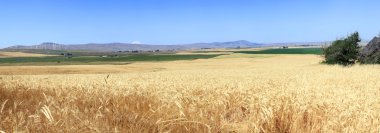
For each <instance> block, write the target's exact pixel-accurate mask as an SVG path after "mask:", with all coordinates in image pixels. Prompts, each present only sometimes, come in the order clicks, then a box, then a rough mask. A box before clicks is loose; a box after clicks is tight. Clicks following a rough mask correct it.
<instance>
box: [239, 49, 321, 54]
mask: <svg viewBox="0 0 380 133" xmlns="http://www.w3.org/2000/svg"><path fill="white" fill-rule="evenodd" d="M235 53H243V54H316V55H320V54H322V53H323V51H322V49H321V48H287V49H265V50H260V51H236V52H235Z"/></svg>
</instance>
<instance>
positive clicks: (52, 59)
mask: <svg viewBox="0 0 380 133" xmlns="http://www.w3.org/2000/svg"><path fill="white" fill-rule="evenodd" d="M219 55H221V54H219ZM219 55H175V54H167V55H155V54H135V55H123V56H115V57H100V56H74V57H71V58H68V57H63V56H47V57H14V58H0V65H28V64H30V65H39V64H41V65H44V64H47V65H52V64H56V65H65V64H89V63H90V64H102V63H103V64H104V63H115V62H116V63H117V62H124V63H128V62H137V61H174V60H194V59H208V58H213V57H216V56H219Z"/></svg>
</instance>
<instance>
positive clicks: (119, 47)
mask: <svg viewBox="0 0 380 133" xmlns="http://www.w3.org/2000/svg"><path fill="white" fill-rule="evenodd" d="M302 44H304V45H305V44H306V45H323V44H324V43H294V44H293V43H291V45H302ZM281 45H286V46H288V45H289V43H288V44H286V43H278V44H263V43H253V42H249V41H246V40H239V41H231V42H212V43H193V44H183V45H149V44H131V43H102V44H99V43H89V44H70V45H65V44H57V43H51V42H46V43H42V44H39V45H32V46H23V45H17V46H11V47H7V48H4V49H39V50H85V51H102V52H109V51H127V50H129V51H131V50H143V51H145V50H188V49H215V48H238V47H239V48H256V47H264V46H281Z"/></svg>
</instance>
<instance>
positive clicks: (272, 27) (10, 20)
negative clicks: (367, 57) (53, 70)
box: [0, 0, 380, 48]
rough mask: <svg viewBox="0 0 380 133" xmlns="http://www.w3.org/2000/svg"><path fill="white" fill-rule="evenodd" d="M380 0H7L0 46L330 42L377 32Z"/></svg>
mask: <svg viewBox="0 0 380 133" xmlns="http://www.w3.org/2000/svg"><path fill="white" fill-rule="evenodd" d="M378 5H380V1H377V0H360V1H359V0H356V1H355V0H352V1H347V0H313V1H311V0H133V1H132V0H2V1H0V48H1V47H6V46H10V45H16V44H22V45H32V44H39V43H41V42H56V43H64V44H77V43H106V42H133V41H140V42H142V43H148V44H182V43H194V42H214V41H233V40H248V41H252V42H260V43H274V42H310V41H329V40H334V39H336V38H340V37H344V36H346V35H347V34H349V33H351V32H354V31H359V32H360V34H361V36H362V38H363V39H365V40H368V39H371V38H372V37H373V36H375V35H378V34H379V33H380V17H379V14H380V9H379V8H378Z"/></svg>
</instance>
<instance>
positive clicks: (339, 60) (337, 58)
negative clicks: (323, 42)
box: [323, 32, 361, 66]
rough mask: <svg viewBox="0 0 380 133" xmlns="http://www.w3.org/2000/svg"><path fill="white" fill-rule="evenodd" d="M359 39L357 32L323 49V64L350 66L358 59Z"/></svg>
mask: <svg viewBox="0 0 380 133" xmlns="http://www.w3.org/2000/svg"><path fill="white" fill-rule="evenodd" d="M360 41H361V40H360V37H359V33H358V32H354V33H352V34H351V35H350V36H348V37H347V38H344V39H339V40H336V41H334V42H333V43H332V45H330V46H328V47H327V48H324V50H323V51H324V57H325V61H324V62H325V63H327V64H340V65H344V66H347V65H352V64H355V61H356V60H357V59H358V55H359V48H360V47H359V42H360Z"/></svg>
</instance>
